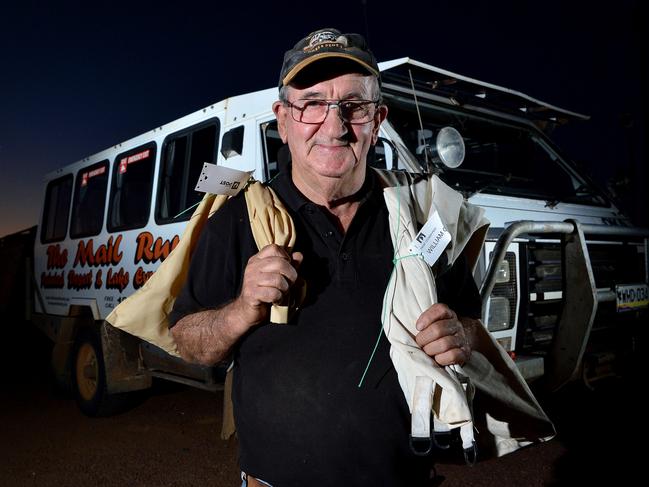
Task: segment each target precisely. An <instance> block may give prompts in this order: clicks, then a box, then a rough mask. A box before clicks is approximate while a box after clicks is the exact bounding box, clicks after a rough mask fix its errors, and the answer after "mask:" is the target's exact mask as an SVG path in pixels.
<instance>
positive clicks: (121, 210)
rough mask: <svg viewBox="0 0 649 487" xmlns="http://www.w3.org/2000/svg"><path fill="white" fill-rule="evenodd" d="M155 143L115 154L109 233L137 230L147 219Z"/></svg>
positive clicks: (108, 223) (149, 206)
mask: <svg viewBox="0 0 649 487" xmlns="http://www.w3.org/2000/svg"><path fill="white" fill-rule="evenodd" d="M155 153H156V146H155V143H151V144H147V145H143V146H140V147H138V148H137V149H133V150H130V151H128V152H124V153H122V154H120V155H118V156H117V157H116V158H115V162H114V163H113V178H112V184H111V188H110V208H109V210H108V222H107V227H108V231H110V232H114V231H120V230H129V229H133V228H140V227H143V226H144V225H146V224H147V221H148V220H149V210H150V209H151V186H152V184H153V169H154V167H155Z"/></svg>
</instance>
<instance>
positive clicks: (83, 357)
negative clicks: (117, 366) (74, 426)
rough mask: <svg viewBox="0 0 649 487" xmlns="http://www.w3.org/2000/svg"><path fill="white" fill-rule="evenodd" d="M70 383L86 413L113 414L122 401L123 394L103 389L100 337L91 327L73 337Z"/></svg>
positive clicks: (104, 375)
mask: <svg viewBox="0 0 649 487" xmlns="http://www.w3.org/2000/svg"><path fill="white" fill-rule="evenodd" d="M72 384H73V389H74V396H75V399H76V401H77V406H79V409H80V410H81V412H83V413H84V414H85V415H86V416H90V417H97V416H108V415H111V414H115V413H116V412H118V410H119V409H121V408H122V407H123V406H124V404H125V394H114V395H111V394H108V393H107V392H106V369H105V366H104V356H103V353H102V348H101V339H100V338H99V336H98V334H97V333H95V332H93V331H92V330H84V331H82V332H81V333H80V334H79V336H78V337H77V340H76V343H75V346H74V353H73V354H72Z"/></svg>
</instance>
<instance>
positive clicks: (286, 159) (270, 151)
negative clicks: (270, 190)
mask: <svg viewBox="0 0 649 487" xmlns="http://www.w3.org/2000/svg"><path fill="white" fill-rule="evenodd" d="M261 135H262V140H263V142H264V162H265V164H266V167H265V173H266V180H267V181H270V180H271V179H273V178H274V177H275V176H276V175H277V174H278V173H279V172H280V171H282V170H287V168H288V165H289V163H290V159H291V155H290V153H289V151H288V146H287V145H285V144H284V143H283V142H282V139H281V138H280V136H279V132H278V130H277V120H273V121H272V122H267V123H264V124H262V125H261Z"/></svg>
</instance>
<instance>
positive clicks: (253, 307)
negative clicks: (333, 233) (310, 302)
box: [233, 244, 303, 327]
mask: <svg viewBox="0 0 649 487" xmlns="http://www.w3.org/2000/svg"><path fill="white" fill-rule="evenodd" d="M302 258H303V256H302V254H301V253H300V252H294V253H293V255H292V256H289V255H288V253H287V252H286V250H284V249H283V248H282V247H279V246H278V245H275V244H271V245H267V246H266V247H264V248H263V249H261V250H260V251H259V252H258V253H257V254H255V255H253V256H252V257H250V259H249V260H248V264H247V265H246V270H245V272H244V275H243V284H242V286H241V293H240V294H239V297H238V298H237V299H236V300H235V301H234V303H233V305H234V306H235V309H236V312H237V313H238V314H239V319H240V320H241V321H242V324H243V326H247V327H250V326H253V325H256V324H258V323H261V322H263V321H264V320H266V319H267V318H268V314H269V312H270V311H269V310H270V307H269V305H270V304H273V303H279V302H280V301H281V300H282V297H283V296H284V295H285V294H286V292H288V290H289V287H290V286H291V284H293V283H294V282H295V279H297V270H296V269H297V267H298V266H299V265H300V263H301V262H302Z"/></svg>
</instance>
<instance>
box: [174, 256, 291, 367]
mask: <svg viewBox="0 0 649 487" xmlns="http://www.w3.org/2000/svg"><path fill="white" fill-rule="evenodd" d="M301 261H302V254H300V253H299V252H296V253H293V255H292V256H290V257H289V255H288V254H287V253H286V251H285V250H284V249H282V248H281V247H279V246H277V245H268V246H266V247H264V248H263V249H262V250H261V251H259V253H257V254H255V255H253V256H252V257H251V258H250V259H249V260H248V263H247V265H246V269H245V271H244V276H243V284H242V286H241V293H240V294H239V296H238V297H237V298H236V299H235V300H234V301H232V302H230V303H228V304H225V305H223V306H221V307H220V308H217V309H212V310H205V311H199V312H197V313H193V314H190V315H187V316H185V317H183V318H181V319H180V320H178V322H177V323H176V325H175V326H174V327H173V328H171V334H172V336H173V337H174V340H175V341H176V344H177V346H178V351H179V352H180V355H181V357H183V359H185V360H187V361H188V362H195V363H200V364H203V365H214V364H216V363H217V362H219V361H221V360H223V359H224V358H225V357H227V355H228V354H229V353H230V351H231V350H232V347H233V346H234V345H235V344H236V343H237V341H239V339H240V338H241V337H242V336H243V335H244V334H246V333H247V332H248V330H249V329H250V328H252V327H253V326H255V325H258V324H259V323H262V322H264V321H265V320H266V319H267V318H268V314H269V309H270V304H271V303H277V302H279V301H280V300H281V299H282V297H283V295H284V294H285V293H286V292H287V291H288V289H289V287H290V286H291V284H292V283H293V282H295V279H296V278H297V271H296V270H295V269H296V267H297V265H299V263H300V262H301Z"/></svg>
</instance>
